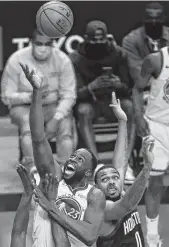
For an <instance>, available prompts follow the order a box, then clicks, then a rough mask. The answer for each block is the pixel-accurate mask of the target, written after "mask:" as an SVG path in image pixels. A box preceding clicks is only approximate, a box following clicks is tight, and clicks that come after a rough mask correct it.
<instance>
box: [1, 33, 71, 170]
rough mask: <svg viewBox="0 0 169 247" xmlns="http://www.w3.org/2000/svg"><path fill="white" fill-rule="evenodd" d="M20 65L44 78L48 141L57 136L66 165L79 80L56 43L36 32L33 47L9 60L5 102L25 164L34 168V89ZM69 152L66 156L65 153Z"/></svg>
mask: <svg viewBox="0 0 169 247" xmlns="http://www.w3.org/2000/svg"><path fill="white" fill-rule="evenodd" d="M19 63H23V64H28V66H29V68H31V69H33V68H35V69H37V70H38V71H39V72H40V74H41V75H42V76H43V78H44V88H43V111H44V116H45V129H46V135H47V138H48V140H51V139H52V138H54V137H56V135H57V140H58V142H57V158H58V162H60V163H61V164H62V163H64V162H65V161H66V160H67V159H68V158H69V157H70V155H71V154H72V152H73V138H72V123H73V122H72V107H73V106H74V104H75V100H76V80H75V74H74V69H73V66H72V63H71V61H70V59H69V58H68V56H67V55H66V54H65V53H63V52H62V51H60V50H58V49H57V48H54V46H53V40H52V39H50V38H48V37H46V36H43V35H42V34H41V33H39V32H38V31H37V30H35V31H34V33H33V38H32V45H31V46H28V47H26V48H23V49H21V50H19V51H16V52H15V53H14V54H12V55H11V56H10V58H9V59H8V61H7V64H6V67H5V69H4V72H3V76H2V89H1V92H2V101H3V102H4V104H6V105H8V107H9V112H10V117H11V119H12V122H14V123H16V124H17V125H18V127H19V129H20V138H21V149H22V153H23V161H22V163H23V164H25V165H26V164H27V167H29V168H30V169H33V168H35V166H34V160H33V150H32V140H31V135H30V126H29V111H30V105H31V97H32V86H31V85H30V83H29V82H28V81H27V79H26V77H25V75H24V73H23V71H22V68H21V67H20V64H19ZM65 150H66V152H65Z"/></svg>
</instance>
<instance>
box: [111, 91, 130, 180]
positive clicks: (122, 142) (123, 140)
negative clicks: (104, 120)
mask: <svg viewBox="0 0 169 247" xmlns="http://www.w3.org/2000/svg"><path fill="white" fill-rule="evenodd" d="M110 107H111V108H112V109H113V112H114V114H115V116H116V117H117V119H118V123H119V125H118V134H117V139H116V144H115V149H114V153H113V161H112V165H113V167H115V168H116V169H117V170H118V171H119V173H120V178H121V180H122V181H124V177H125V173H126V170H127V165H128V137H127V116H126V114H125V112H124V111H123V110H122V108H121V105H120V100H119V99H116V95H115V93H114V92H113V93H112V102H111V104H110Z"/></svg>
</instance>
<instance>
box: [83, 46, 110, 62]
mask: <svg viewBox="0 0 169 247" xmlns="http://www.w3.org/2000/svg"><path fill="white" fill-rule="evenodd" d="M85 51H86V55H87V57H89V58H91V59H100V58H102V57H104V55H105V54H106V53H107V51H108V42H105V43H86V46H85Z"/></svg>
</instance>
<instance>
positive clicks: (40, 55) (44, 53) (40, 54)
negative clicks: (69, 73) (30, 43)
mask: <svg viewBox="0 0 169 247" xmlns="http://www.w3.org/2000/svg"><path fill="white" fill-rule="evenodd" d="M51 52H52V49H51V47H50V46H44V45H43V46H37V45H34V47H33V55H34V56H35V58H36V59H37V60H40V61H45V60H47V59H48V58H49V57H50V55H51Z"/></svg>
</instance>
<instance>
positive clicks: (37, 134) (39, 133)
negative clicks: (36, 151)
mask: <svg viewBox="0 0 169 247" xmlns="http://www.w3.org/2000/svg"><path fill="white" fill-rule="evenodd" d="M30 129H31V135H32V140H33V141H35V142H39V141H41V140H43V139H44V137H45V131H44V115H43V109H42V95H41V91H40V90H36V89H34V90H33V95H32V103H31V107H30Z"/></svg>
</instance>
